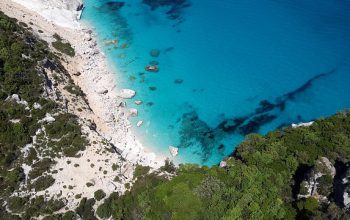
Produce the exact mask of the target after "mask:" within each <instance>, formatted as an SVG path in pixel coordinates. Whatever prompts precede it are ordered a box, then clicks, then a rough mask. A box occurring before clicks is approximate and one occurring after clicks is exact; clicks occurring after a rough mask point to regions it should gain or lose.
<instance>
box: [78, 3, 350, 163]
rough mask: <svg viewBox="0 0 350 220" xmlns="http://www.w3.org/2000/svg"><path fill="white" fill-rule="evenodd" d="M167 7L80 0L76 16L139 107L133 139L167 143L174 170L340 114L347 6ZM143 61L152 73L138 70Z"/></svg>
mask: <svg viewBox="0 0 350 220" xmlns="http://www.w3.org/2000/svg"><path fill="white" fill-rule="evenodd" d="M169 2H170V3H171V4H170V5H168V6H163V7H158V8H156V9H154V10H151V7H150V6H149V5H147V4H144V3H142V1H141V0H127V1H124V4H122V3H120V2H116V1H106V0H85V6H86V8H85V10H84V13H83V20H85V21H87V22H89V23H91V24H92V25H93V26H94V27H95V28H96V32H97V34H98V36H99V41H100V45H101V46H103V50H104V51H105V53H106V55H107V57H108V58H109V60H110V62H109V63H110V64H111V65H115V67H116V68H117V69H118V72H120V73H121V74H119V75H117V76H116V77H118V81H119V82H120V83H119V85H120V87H125V88H131V89H134V90H136V91H137V96H136V97H135V99H134V100H142V101H143V102H144V103H143V104H142V105H141V106H136V105H135V104H134V103H133V100H131V101H129V103H128V104H129V107H137V108H138V109H139V116H138V117H137V118H135V119H132V120H133V123H134V124H136V122H137V121H138V120H143V121H144V124H143V126H142V127H140V128H137V127H136V126H135V128H134V130H135V132H136V133H137V136H138V138H140V140H141V142H142V143H143V144H144V145H146V146H147V147H150V148H151V149H152V150H153V151H154V152H160V153H164V154H169V153H168V146H169V145H174V146H178V147H180V153H179V156H178V157H177V158H176V160H177V161H178V162H192V163H200V164H207V165H212V164H216V163H218V162H219V161H220V160H221V159H222V158H223V157H224V156H225V155H229V154H230V153H232V152H233V150H234V147H235V146H236V145H237V144H238V143H239V142H240V141H241V140H243V137H244V135H246V134H247V133H250V132H259V133H266V132H268V131H271V130H274V129H276V128H278V127H280V126H283V125H285V124H291V123H293V122H300V121H309V120H312V119H315V118H319V117H321V116H328V115H331V114H334V113H335V112H336V111H338V110H341V109H345V108H347V107H349V106H350V86H349V84H350V59H349V55H350V26H349V23H350V13H349V12H350V2H346V1H327V0H321V1H318V2H317V3H315V2H314V1H312V0H293V1H292V0H290V1H272V0H260V1H238V0H226V1H219V2H220V3H217V1H212V0H191V1H188V2H186V1H185V3H184V4H181V1H174V0H173V1H169ZM173 2H180V3H178V4H175V3H173ZM187 3H189V4H188V5H187ZM114 39H116V40H118V43H117V44H116V45H114V44H110V45H105V43H106V41H108V40H114ZM152 49H157V50H159V51H160V55H159V56H158V57H152V56H151V55H150V51H151V50H152ZM150 61H157V62H159V65H158V66H159V68H160V71H159V72H158V73H151V72H147V71H145V70H144V68H145V66H146V65H147V64H149V62H150ZM176 80H178V81H181V82H182V83H175V81H176ZM264 100H265V101H264ZM262 101H263V102H262ZM260 103H263V105H261V104H260Z"/></svg>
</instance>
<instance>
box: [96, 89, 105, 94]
mask: <svg viewBox="0 0 350 220" xmlns="http://www.w3.org/2000/svg"><path fill="white" fill-rule="evenodd" d="M95 91H96V93H97V94H100V95H105V94H107V93H108V89H98V90H95Z"/></svg>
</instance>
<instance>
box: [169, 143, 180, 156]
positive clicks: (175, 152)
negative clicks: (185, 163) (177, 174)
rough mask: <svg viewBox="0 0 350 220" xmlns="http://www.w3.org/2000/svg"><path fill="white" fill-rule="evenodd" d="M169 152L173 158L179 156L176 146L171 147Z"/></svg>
mask: <svg viewBox="0 0 350 220" xmlns="http://www.w3.org/2000/svg"><path fill="white" fill-rule="evenodd" d="M169 151H170V154H171V155H172V156H173V157H176V156H177V155H178V154H179V148H177V147H174V146H169Z"/></svg>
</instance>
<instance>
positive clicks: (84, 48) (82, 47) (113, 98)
mask: <svg viewBox="0 0 350 220" xmlns="http://www.w3.org/2000/svg"><path fill="white" fill-rule="evenodd" d="M23 2H25V1H22V0H3V1H1V2H0V11H3V12H4V13H5V14H6V15H7V16H9V17H13V18H16V19H17V20H18V21H20V22H23V23H26V24H28V25H29V26H30V28H31V29H32V31H33V33H34V34H35V35H37V36H38V37H39V38H41V39H43V40H45V41H46V42H48V43H52V42H53V41H54V37H53V36H54V34H58V35H59V36H60V37H62V38H63V39H64V40H66V41H68V42H69V43H70V44H71V45H72V47H73V48H74V50H75V56H73V57H70V56H65V55H62V60H61V62H62V64H63V66H64V67H65V69H66V70H67V71H68V73H69V75H70V78H71V79H72V80H73V82H74V84H75V85H77V86H79V87H80V88H81V90H82V92H83V93H84V98H83V99H84V101H82V100H80V99H76V98H72V97H70V98H69V96H70V95H69V94H66V95H65V94H63V96H65V97H66V98H67V97H68V98H67V100H66V108H67V111H68V112H70V113H73V114H75V115H77V116H78V117H79V118H80V120H81V123H82V128H83V133H84V134H85V135H86V136H87V137H88V138H89V140H90V143H92V144H91V146H88V147H87V149H86V150H85V151H83V152H82V153H81V155H82V156H81V157H79V158H60V159H57V161H56V162H57V164H56V166H55V167H54V169H57V170H58V169H59V170H62V171H61V172H59V173H58V174H56V175H54V178H55V179H56V183H55V184H54V185H53V186H52V187H50V188H48V189H47V190H46V191H45V192H38V193H37V195H39V194H42V193H44V194H45V195H48V196H55V195H64V196H65V197H66V198H67V200H68V206H69V207H74V206H76V205H77V201H78V199H76V197H75V196H76V195H79V194H80V195H81V194H82V196H86V197H93V193H94V192H95V191H96V190H97V189H103V190H104V191H105V192H106V193H107V194H109V193H112V192H114V191H118V192H123V191H124V190H125V187H124V184H126V183H132V181H133V172H134V170H135V167H136V166H137V164H139V165H143V166H149V167H152V168H159V167H160V166H162V165H163V164H164V161H165V158H166V156H163V155H156V154H155V153H153V152H149V151H148V150H147V148H145V147H144V146H142V144H141V143H140V142H139V141H138V140H137V138H136V137H135V135H134V134H133V133H132V131H131V129H130V128H131V127H132V126H135V127H136V126H141V124H139V123H138V124H135V125H133V124H131V123H130V122H129V121H128V117H129V116H130V114H131V113H132V112H135V111H136V112H137V110H136V109H128V108H127V107H126V105H125V100H124V99H125V98H131V97H134V96H135V95H136V94H135V92H134V91H133V90H130V89H124V90H123V89H120V88H118V85H117V82H116V81H115V78H116V77H115V73H114V72H113V71H112V70H110V69H108V67H107V63H106V58H105V56H104V54H103V53H102V52H101V50H100V48H99V47H98V45H97V42H96V40H95V37H96V36H95V35H94V33H93V31H92V30H91V29H89V28H88V27H86V26H84V25H82V24H80V23H79V22H77V21H78V20H77V19H78V18H77V14H79V12H78V11H76V9H79V10H80V9H81V7H78V8H77V7H76V5H79V4H78V3H79V2H80V1H76V2H78V3H77V4H72V5H73V6H69V7H68V9H67V8H62V7H61V6H62V5H61V6H59V7H58V6H57V5H50V6H47V5H41V6H40V7H39V6H38V5H36V6H33V5H34V3H35V4H38V3H40V2H44V1H39V0H33V1H30V2H32V3H33V5H32V7H30V8H27V5H28V2H27V3H26V4H23V5H22V3H23ZM51 2H53V1H51ZM57 2H59V1H57ZM73 2H74V1H73ZM19 3H21V4H19ZM64 3H65V2H64V1H62V4H64ZM57 7H58V8H57ZM60 7H61V8H60ZM43 8H45V10H42V9H43ZM34 9H37V10H34ZM33 10H34V11H33ZM47 10H52V12H55V16H56V17H57V19H56V20H57V21H60V22H62V21H65V18H67V17H68V18H73V20H70V22H71V23H65V25H63V26H62V25H58V24H56V23H52V22H51V21H50V19H49V18H47V17H45V13H47ZM69 11H70V13H71V14H70V15H69V16H68V15H67V14H68V12H69ZM41 12H43V13H44V14H41ZM60 16H61V17H60ZM62 17H63V18H62ZM53 50H54V49H53ZM50 77H52V76H49V78H50ZM56 84H58V85H57V88H58V90H60V91H59V92H62V91H63V93H64V89H63V87H64V86H65V85H60V84H59V83H56ZM102 143H103V144H102ZM105 143H107V144H108V145H110V146H112V148H113V151H114V152H113V153H110V152H106V151H105V150H104V149H105ZM68 161H69V163H68ZM73 164H74V166H73ZM76 164H79V166H75V165H76ZM113 164H119V165H118V167H120V168H119V169H118V170H117V171H116V170H115V169H114V168H113V167H112V165H113ZM92 165H94V166H96V167H93V166H92ZM106 173H108V175H106ZM113 173H114V174H113ZM116 175H119V176H122V178H121V180H120V182H118V183H115V182H113V181H112V180H113V179H114V178H115V176H116ZM87 183H91V186H86V185H87ZM65 185H67V186H73V188H70V189H69V188H64V186H65ZM89 185H90V184H89ZM62 187H63V188H64V189H63V188H62Z"/></svg>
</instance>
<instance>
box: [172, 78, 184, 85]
mask: <svg viewBox="0 0 350 220" xmlns="http://www.w3.org/2000/svg"><path fill="white" fill-rule="evenodd" d="M183 81H184V80H183V79H175V81H174V83H175V84H181V83H183Z"/></svg>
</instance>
